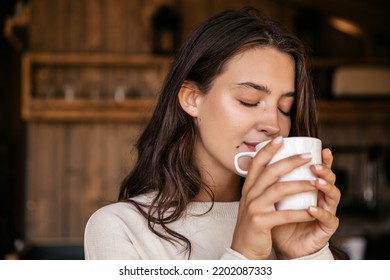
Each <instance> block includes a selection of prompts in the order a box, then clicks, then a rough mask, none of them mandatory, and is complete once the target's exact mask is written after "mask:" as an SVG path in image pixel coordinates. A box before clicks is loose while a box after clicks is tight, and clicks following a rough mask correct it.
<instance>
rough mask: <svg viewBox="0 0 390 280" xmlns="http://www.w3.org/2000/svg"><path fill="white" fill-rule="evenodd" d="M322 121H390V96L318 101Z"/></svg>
mask: <svg viewBox="0 0 390 280" xmlns="http://www.w3.org/2000/svg"><path fill="white" fill-rule="evenodd" d="M318 111H319V122H320V123H339V124H341V123H390V98H381V99H369V98H364V99H334V100H320V101H319V102H318Z"/></svg>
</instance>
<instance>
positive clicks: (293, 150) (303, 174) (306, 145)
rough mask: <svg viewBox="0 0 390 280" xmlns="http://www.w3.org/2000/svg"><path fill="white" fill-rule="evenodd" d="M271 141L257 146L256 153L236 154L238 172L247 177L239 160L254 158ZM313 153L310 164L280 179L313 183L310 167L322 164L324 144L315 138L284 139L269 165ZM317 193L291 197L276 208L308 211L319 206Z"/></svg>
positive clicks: (279, 203) (235, 164)
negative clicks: (310, 207)
mask: <svg viewBox="0 0 390 280" xmlns="http://www.w3.org/2000/svg"><path fill="white" fill-rule="evenodd" d="M269 142H270V141H265V142H262V143H260V144H258V145H257V146H256V152H242V153H238V154H236V156H235V158H234V166H235V168H236V170H237V172H238V173H239V174H240V175H242V176H246V175H247V174H248V171H246V170H242V169H241V168H240V166H239V160H240V158H242V157H252V158H253V157H254V156H255V155H256V154H257V152H258V151H260V150H261V149H262V148H263V147H264V146H265V145H267V144H268V143H269ZM305 153H311V154H312V159H311V161H310V162H309V163H307V164H305V165H303V166H300V167H298V168H296V169H294V170H293V171H291V172H290V173H288V174H285V175H284V176H282V177H281V178H280V180H279V181H280V182H289V181H302V180H307V181H312V180H315V179H316V177H315V176H314V174H313V173H312V172H311V170H310V165H313V164H320V163H322V156H321V154H322V143H321V140H320V139H318V138H313V137H287V138H284V139H283V146H282V147H281V148H280V149H279V151H277V153H276V154H275V155H274V157H273V158H272V159H271V160H270V162H269V163H268V164H271V163H274V162H276V161H279V160H281V159H284V158H287V157H290V156H293V155H297V154H305ZM317 195H318V192H317V191H310V192H304V193H299V194H295V195H291V196H289V197H287V198H285V199H283V200H281V201H279V202H278V203H277V204H276V205H275V208H276V209H277V210H289V209H295V210H297V209H307V208H308V207H309V206H311V205H313V206H316V205H317Z"/></svg>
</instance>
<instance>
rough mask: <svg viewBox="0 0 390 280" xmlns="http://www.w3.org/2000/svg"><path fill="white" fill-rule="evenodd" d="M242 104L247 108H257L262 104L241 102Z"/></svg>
mask: <svg viewBox="0 0 390 280" xmlns="http://www.w3.org/2000/svg"><path fill="white" fill-rule="evenodd" d="M240 104H241V105H243V106H245V107H256V106H257V105H259V104H260V102H256V103H248V102H244V101H240Z"/></svg>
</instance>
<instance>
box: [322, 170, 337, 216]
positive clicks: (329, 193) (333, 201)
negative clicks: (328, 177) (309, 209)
mask: <svg viewBox="0 0 390 280" xmlns="http://www.w3.org/2000/svg"><path fill="white" fill-rule="evenodd" d="M316 187H317V189H318V190H319V191H320V192H322V195H321V196H320V197H322V198H323V199H322V200H321V199H319V200H318V206H320V207H322V208H324V209H325V210H327V211H330V212H331V213H333V214H336V210H337V206H338V204H339V202H340V198H341V192H340V190H339V189H338V188H337V187H336V186H335V185H332V184H329V182H327V181H325V180H324V179H322V178H318V179H317V180H316Z"/></svg>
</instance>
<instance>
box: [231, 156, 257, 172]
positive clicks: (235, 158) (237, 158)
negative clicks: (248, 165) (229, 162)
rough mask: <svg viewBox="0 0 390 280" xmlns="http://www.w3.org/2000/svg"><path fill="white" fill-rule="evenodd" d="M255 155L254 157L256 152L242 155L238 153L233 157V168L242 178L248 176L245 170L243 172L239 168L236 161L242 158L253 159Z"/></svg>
mask: <svg viewBox="0 0 390 280" xmlns="http://www.w3.org/2000/svg"><path fill="white" fill-rule="evenodd" d="M255 155H256V152H242V153H238V154H236V155H235V156H234V167H235V168H236V171H237V172H238V174H240V175H242V176H246V175H248V171H247V170H243V169H241V168H240V165H239V164H238V160H239V159H240V158H242V157H251V158H253V157H254V156H255Z"/></svg>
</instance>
